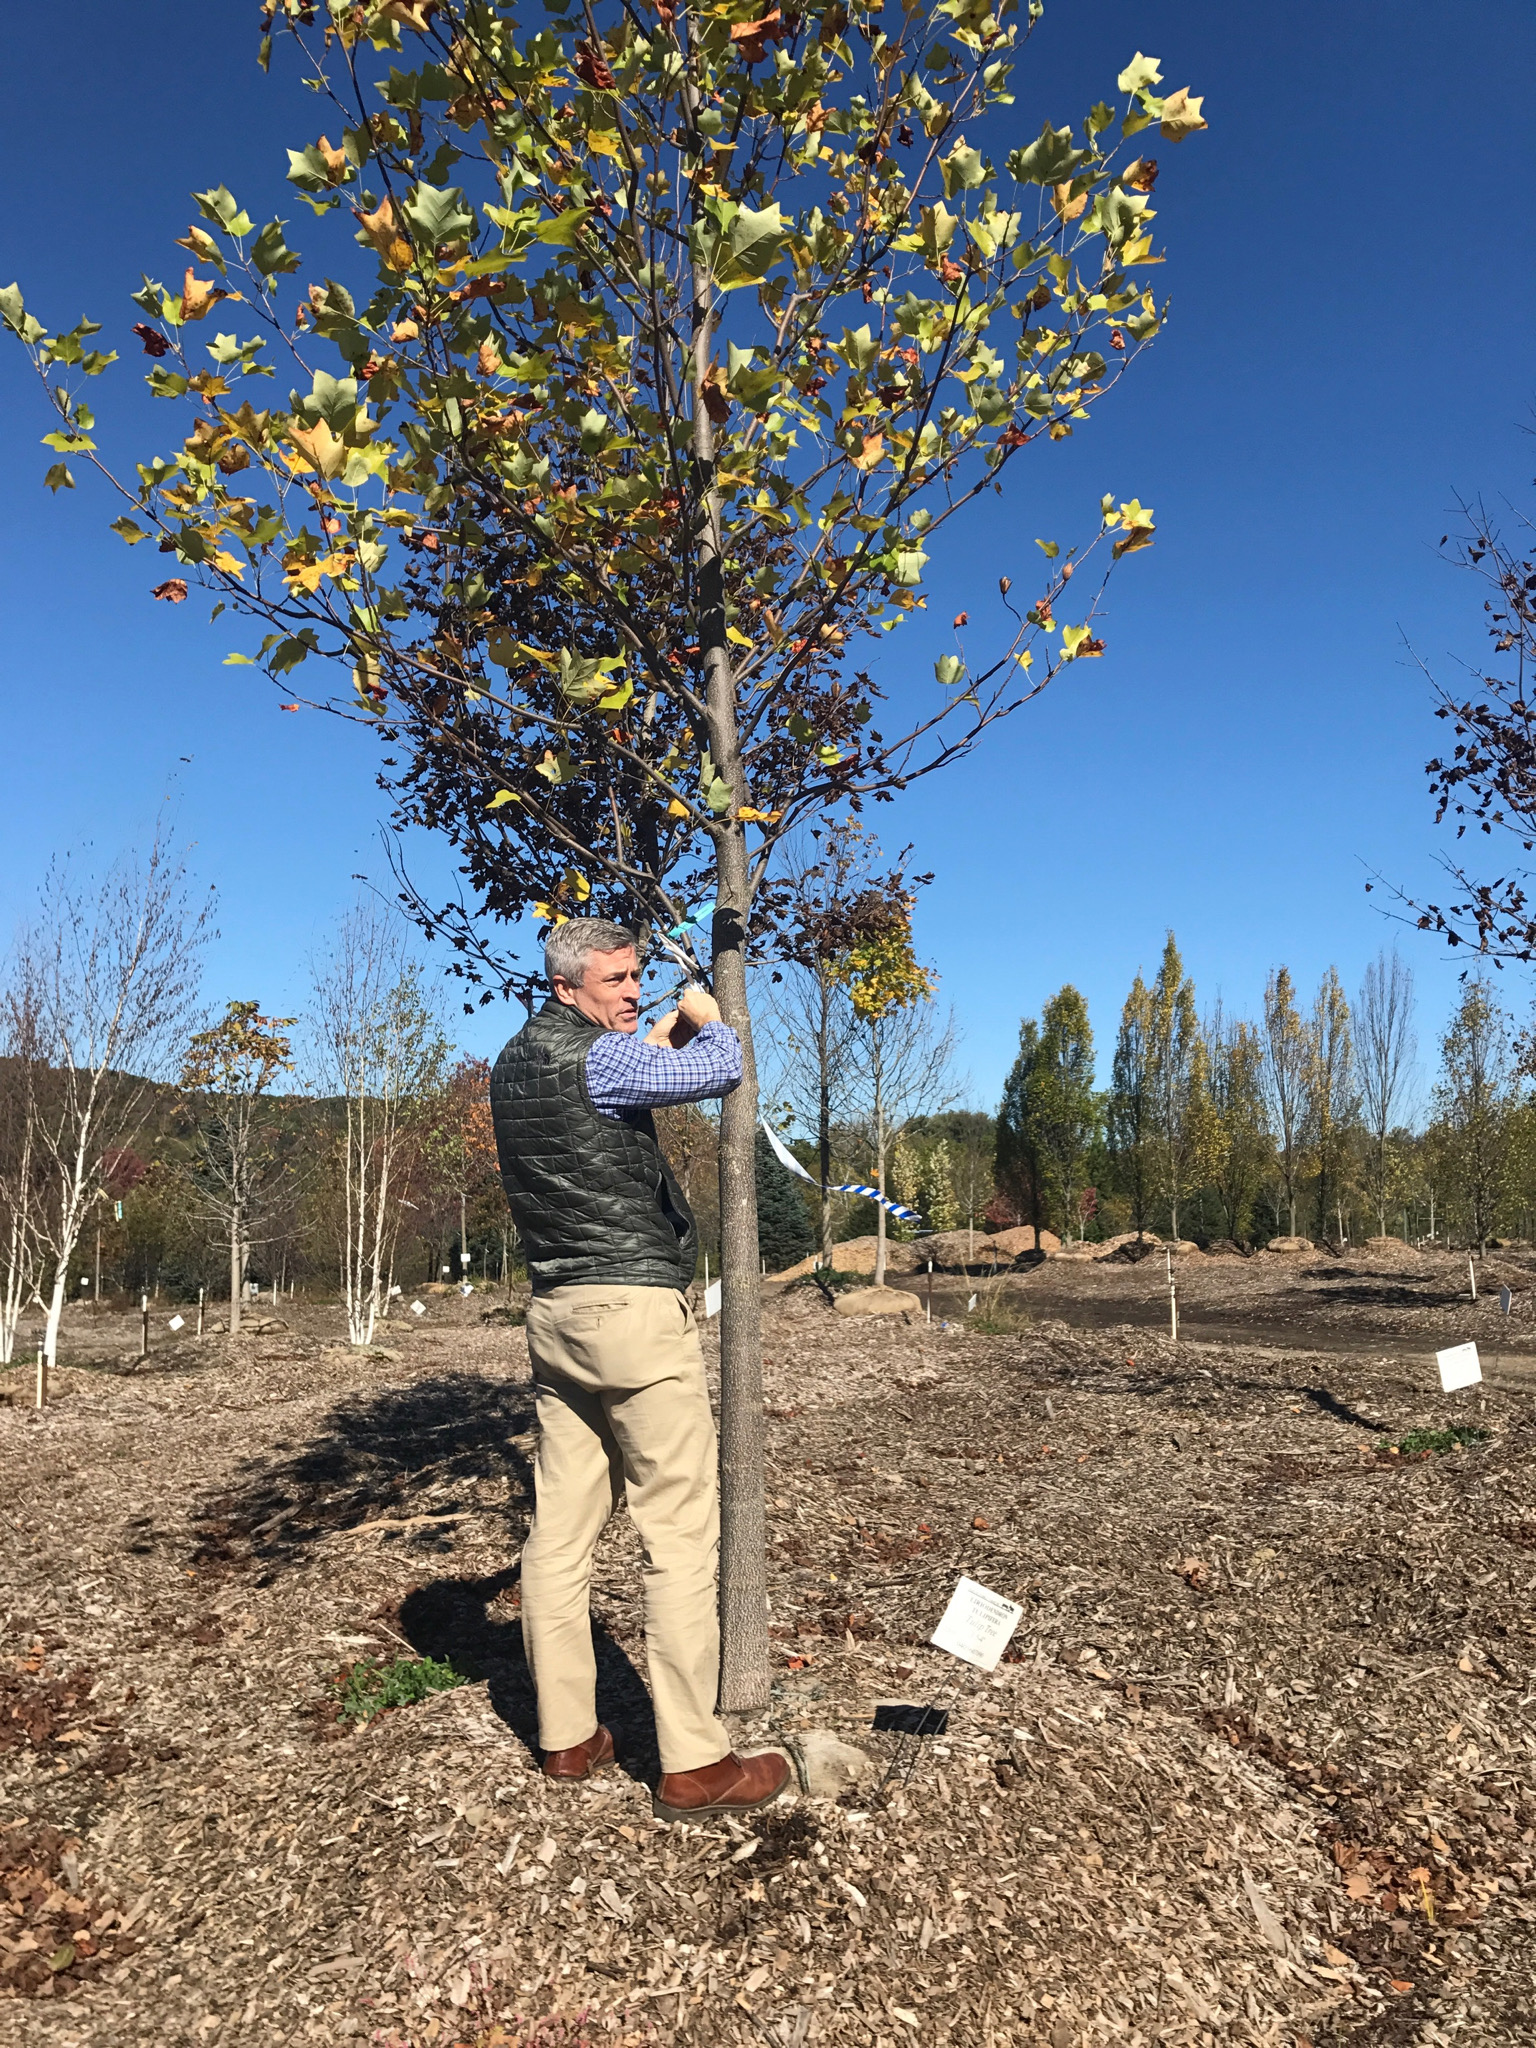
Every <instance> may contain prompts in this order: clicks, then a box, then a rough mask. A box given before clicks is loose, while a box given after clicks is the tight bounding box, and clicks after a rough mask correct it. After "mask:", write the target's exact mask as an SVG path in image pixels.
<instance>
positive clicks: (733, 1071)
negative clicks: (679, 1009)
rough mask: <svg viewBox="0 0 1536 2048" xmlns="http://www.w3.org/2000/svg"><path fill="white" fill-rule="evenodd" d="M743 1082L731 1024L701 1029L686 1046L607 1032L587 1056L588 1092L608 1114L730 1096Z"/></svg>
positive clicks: (636, 1034)
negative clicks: (647, 1041)
mask: <svg viewBox="0 0 1536 2048" xmlns="http://www.w3.org/2000/svg"><path fill="white" fill-rule="evenodd" d="M740 1081H741V1040H740V1039H739V1038H738V1037H737V1036H736V1033H735V1032H734V1031H733V1030H732V1029H731V1027H730V1025H729V1024H717V1023H709V1024H703V1025H701V1026H700V1027H699V1031H698V1034H697V1036H696V1037H694V1038H691V1039H690V1040H689V1041H688V1043H687V1044H686V1045H683V1046H670V1045H647V1044H646V1042H645V1040H644V1039H643V1038H642V1037H641V1035H640V1034H639V1032H637V1031H605V1032H604V1033H603V1035H602V1037H601V1038H596V1039H594V1040H593V1041H592V1048H591V1050H590V1051H589V1052H588V1054H587V1093H588V1094H589V1095H590V1096H591V1098H592V1107H593V1108H594V1109H596V1110H599V1111H601V1113H602V1114H603V1115H604V1116H613V1117H617V1116H622V1115H623V1114H624V1112H625V1110H627V1109H664V1108H666V1107H667V1106H668V1105H669V1104H672V1103H678V1102H705V1101H708V1100H709V1099H710V1098H711V1097H713V1096H717V1095H729V1094H730V1092H731V1090H732V1089H733V1088H735V1087H737V1086H738V1085H739V1083H740Z"/></svg>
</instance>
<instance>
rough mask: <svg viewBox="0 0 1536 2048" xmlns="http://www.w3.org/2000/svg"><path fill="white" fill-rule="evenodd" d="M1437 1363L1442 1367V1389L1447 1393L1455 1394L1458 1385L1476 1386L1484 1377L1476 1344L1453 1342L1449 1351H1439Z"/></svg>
mask: <svg viewBox="0 0 1536 2048" xmlns="http://www.w3.org/2000/svg"><path fill="white" fill-rule="evenodd" d="M1435 1363H1436V1365H1438V1366H1439V1368H1440V1386H1441V1390H1442V1392H1444V1393H1447V1394H1454V1393H1455V1392H1456V1390H1457V1388H1458V1387H1475V1386H1476V1385H1477V1384H1478V1382H1479V1381H1480V1380H1481V1379H1482V1377H1483V1368H1482V1364H1481V1362H1480V1360H1479V1358H1478V1355H1477V1346H1476V1345H1475V1344H1453V1345H1452V1346H1451V1347H1450V1349H1449V1350H1448V1351H1437V1352H1436V1353H1435Z"/></svg>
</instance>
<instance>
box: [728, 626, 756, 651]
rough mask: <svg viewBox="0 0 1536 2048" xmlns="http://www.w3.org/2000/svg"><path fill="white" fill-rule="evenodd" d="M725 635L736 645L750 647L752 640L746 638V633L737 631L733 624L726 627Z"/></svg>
mask: <svg viewBox="0 0 1536 2048" xmlns="http://www.w3.org/2000/svg"><path fill="white" fill-rule="evenodd" d="M725 637H726V639H727V640H730V641H733V642H734V643H735V645H736V646H738V647H750V646H751V645H752V642H751V641H750V640H749V639H748V638H747V636H746V634H745V633H738V632H737V630H736V628H735V627H734V626H727V627H726V629H725Z"/></svg>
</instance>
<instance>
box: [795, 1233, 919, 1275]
mask: <svg viewBox="0 0 1536 2048" xmlns="http://www.w3.org/2000/svg"><path fill="white" fill-rule="evenodd" d="M875 1243H876V1240H875V1239H874V1238H873V1237H845V1238H844V1239H843V1241H842V1243H841V1244H835V1245H833V1247H832V1267H833V1270H834V1272H838V1273H873V1271H874V1270H875ZM923 1256H924V1257H925V1258H926V1257H927V1254H926V1253H924V1254H923ZM885 1265H886V1271H887V1272H890V1273H915V1272H916V1271H917V1268H918V1248H917V1246H916V1245H915V1244H898V1243H896V1242H895V1241H894V1239H890V1238H887V1240H886V1246H885ZM798 1270H799V1271H801V1272H803V1273H808V1272H809V1271H810V1270H811V1267H810V1262H809V1261H806V1262H805V1263H804V1264H802V1265H801V1266H800V1268H799V1269H798Z"/></svg>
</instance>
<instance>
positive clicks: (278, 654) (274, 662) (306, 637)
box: [267, 626, 320, 676]
mask: <svg viewBox="0 0 1536 2048" xmlns="http://www.w3.org/2000/svg"><path fill="white" fill-rule="evenodd" d="M319 644H320V643H319V637H318V635H317V634H316V632H315V629H314V627H313V626H306V627H305V628H304V629H303V631H302V632H299V633H295V634H294V635H293V636H292V637H291V638H290V639H287V640H280V641H279V642H278V643H277V646H276V647H275V648H273V650H272V652H271V653H270V654H269V655H268V656H267V668H268V670H269V671H270V673H271V674H273V675H275V676H284V675H286V674H287V673H288V671H289V669H291V668H297V667H298V665H299V663H300V662H301V661H308V659H309V657H310V656H311V655H312V654H313V653H314V652H315V649H316V648H317V647H318V646H319Z"/></svg>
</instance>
